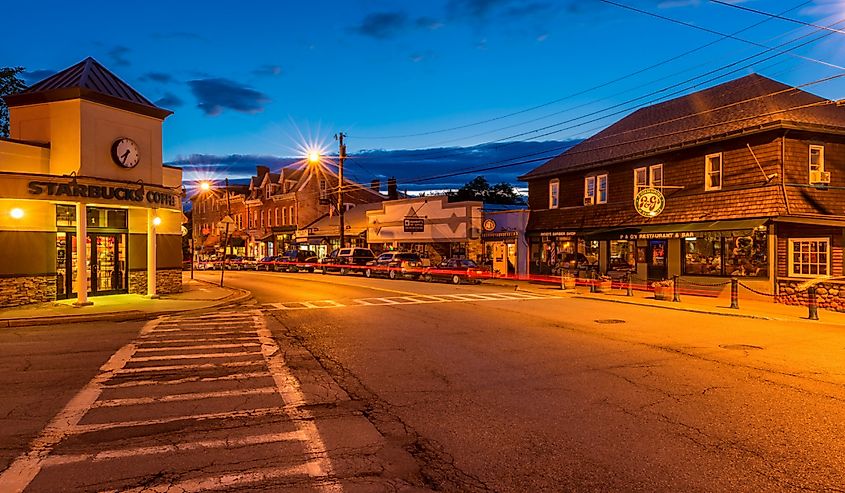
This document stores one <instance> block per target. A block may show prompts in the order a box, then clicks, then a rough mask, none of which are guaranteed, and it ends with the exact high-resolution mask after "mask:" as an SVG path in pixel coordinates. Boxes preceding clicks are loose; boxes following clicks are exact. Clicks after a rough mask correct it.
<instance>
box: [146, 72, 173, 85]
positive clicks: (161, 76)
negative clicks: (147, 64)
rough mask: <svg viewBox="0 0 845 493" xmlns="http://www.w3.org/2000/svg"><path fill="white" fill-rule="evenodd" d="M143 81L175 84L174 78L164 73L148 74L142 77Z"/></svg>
mask: <svg viewBox="0 0 845 493" xmlns="http://www.w3.org/2000/svg"><path fill="white" fill-rule="evenodd" d="M141 80H144V81H147V80H148V81H152V82H158V83H160V84H169V83H171V82H173V76H172V75H170V74H167V73H164V72H147V73H146V74H144V75H142V76H141Z"/></svg>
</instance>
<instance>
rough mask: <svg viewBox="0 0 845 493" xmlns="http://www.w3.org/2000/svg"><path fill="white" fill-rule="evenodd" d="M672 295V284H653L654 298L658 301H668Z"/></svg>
mask: <svg viewBox="0 0 845 493" xmlns="http://www.w3.org/2000/svg"><path fill="white" fill-rule="evenodd" d="M672 296H673V287H672V286H654V299H656V300H660V301H669V300H671V299H672Z"/></svg>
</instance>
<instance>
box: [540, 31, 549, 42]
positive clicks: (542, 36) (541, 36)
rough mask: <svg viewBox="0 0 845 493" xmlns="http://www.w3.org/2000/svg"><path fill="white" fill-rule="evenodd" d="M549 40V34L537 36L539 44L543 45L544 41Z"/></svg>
mask: <svg viewBox="0 0 845 493" xmlns="http://www.w3.org/2000/svg"><path fill="white" fill-rule="evenodd" d="M547 39H549V33H543V34H541V35H539V36H537V42H538V43H542V42H543V41H545V40H547Z"/></svg>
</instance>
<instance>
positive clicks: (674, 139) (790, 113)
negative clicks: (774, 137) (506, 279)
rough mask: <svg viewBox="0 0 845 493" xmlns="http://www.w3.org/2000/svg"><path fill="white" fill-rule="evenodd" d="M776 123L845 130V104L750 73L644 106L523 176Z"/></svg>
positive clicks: (696, 142)
mask: <svg viewBox="0 0 845 493" xmlns="http://www.w3.org/2000/svg"><path fill="white" fill-rule="evenodd" d="M772 128H807V129H826V130H828V131H829V130H831V129H834V130H835V131H837V132H842V131H845V108H842V107H839V106H837V105H836V104H834V103H833V102H832V101H828V100H826V99H825V98H822V97H820V96H816V95H815V94H812V93H809V92H807V91H803V90H801V89H798V88H796V87H792V86H789V85H787V84H783V83H781V82H777V81H775V80H772V79H769V78H767V77H764V76H762V75H758V74H751V75H747V76H745V77H741V78H739V79H734V80H732V81H728V82H725V83H723V84H719V85H717V86H713V87H710V88H708V89H704V90H701V91H698V92H694V93H691V94H688V95H686V96H682V97H679V98H675V99H672V100H669V101H665V102H662V103H658V104H654V105H652V106H648V107H645V108H641V109H639V110H637V111H635V112H633V113H631V114H630V115H628V116H626V117H624V118H622V119H621V120H619V121H617V122H616V123H614V124H613V125H611V126H609V127H607V128H605V129H604V130H602V131H601V132H599V133H597V134H595V135H593V136H592V137H590V138H589V139H587V140H584V141H583V142H581V143H579V144H578V145H576V146H574V147H572V148H570V149H569V150H567V151H566V152H564V153H563V154H560V155H559V156H557V157H555V158H552V159H551V160H549V161H547V162H546V163H544V164H543V165H541V166H539V167H537V168H535V169H534V170H532V171H530V172H529V173H527V174H525V175H523V176H520V177H519V179H520V180H523V181H525V180H532V179H536V178H543V177H547V176H553V175H556V174H559V173H562V172H569V171H575V170H579V169H587V168H592V167H598V166H606V165H608V164H612V163H615V162H620V161H626V160H630V159H636V158H641V157H645V156H649V155H655V154H659V153H663V152H667V151H669V150H678V149H682V148H686V147H693V146H696V145H701V144H703V143H705V142H711V141H714V140H720V139H724V138H727V137H729V136H731V135H737V134H740V133H746V132H752V131H753V132H759V131H765V130H769V129H772Z"/></svg>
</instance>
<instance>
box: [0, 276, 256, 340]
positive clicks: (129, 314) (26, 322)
mask: <svg viewBox="0 0 845 493" xmlns="http://www.w3.org/2000/svg"><path fill="white" fill-rule="evenodd" d="M195 281H199V282H204V283H207V284H213V285H215V286H216V285H217V284H216V283H212V282H209V281H204V280H202V279H195ZM226 289H229V290H231V291H232V292H231V293H230V294H228V295H227V296H225V297H223V298H220V299H218V300H214V301H213V302H212V303H210V304H208V305H204V306H202V307H192V308H185V309H180V310H160V311H157V312H145V311H141V310H123V311H118V312H111V313H100V314H96V315H51V316H45V317H34V318H0V328H11V327H31V326H44V325H59V324H75V323H85V322H103V321H112V322H128V321H131V320H150V319H153V318H157V317H160V316H163V315H173V314H189V313H194V312H199V311H205V310H210V309H214V308H217V307H219V306H222V305H226V304H237V303H243V302H244V301H247V300H248V299H250V298H252V293H251V292H249V291H246V290H244V289H238V288H226Z"/></svg>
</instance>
